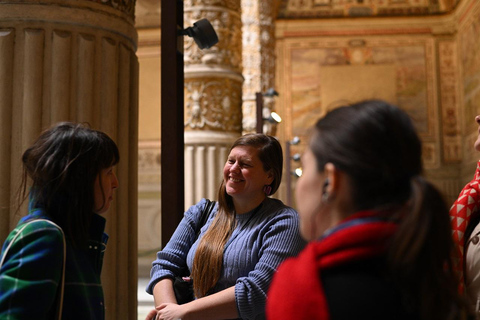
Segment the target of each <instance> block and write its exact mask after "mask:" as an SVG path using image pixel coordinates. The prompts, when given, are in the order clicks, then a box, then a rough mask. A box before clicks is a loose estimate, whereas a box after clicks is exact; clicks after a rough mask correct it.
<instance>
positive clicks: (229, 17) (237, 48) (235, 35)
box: [184, 7, 242, 73]
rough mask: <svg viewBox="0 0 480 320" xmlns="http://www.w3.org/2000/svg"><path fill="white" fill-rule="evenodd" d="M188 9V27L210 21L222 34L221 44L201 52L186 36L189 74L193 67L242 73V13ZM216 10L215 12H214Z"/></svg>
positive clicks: (185, 16)
mask: <svg viewBox="0 0 480 320" xmlns="http://www.w3.org/2000/svg"><path fill="white" fill-rule="evenodd" d="M195 9H196V10H193V9H189V8H187V7H186V8H185V15H184V25H185V27H189V26H192V25H193V23H195V22H196V21H198V20H200V19H203V18H206V19H208V20H209V21H210V23H211V24H212V26H213V28H214V29H215V32H216V33H217V35H218V40H219V41H218V43H217V44H216V45H214V46H213V47H211V48H210V49H204V50H200V49H199V48H198V46H197V45H196V43H195V41H194V40H193V38H190V37H184V63H185V72H186V73H188V72H189V71H190V70H189V66H191V65H195V64H201V65H205V66H209V67H212V66H215V67H221V68H225V69H228V71H229V72H233V73H241V71H242V42H241V40H242V37H241V33H242V26H241V20H240V15H239V14H238V12H234V11H231V10H226V9H225V8H206V7H202V8H195ZM213 9H215V10H213Z"/></svg>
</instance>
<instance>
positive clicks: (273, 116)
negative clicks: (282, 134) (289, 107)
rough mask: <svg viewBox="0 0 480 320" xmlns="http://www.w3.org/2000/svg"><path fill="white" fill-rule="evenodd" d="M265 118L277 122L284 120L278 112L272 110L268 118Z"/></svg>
mask: <svg viewBox="0 0 480 320" xmlns="http://www.w3.org/2000/svg"><path fill="white" fill-rule="evenodd" d="M263 120H265V121H268V122H270V123H274V124H276V123H280V122H282V117H280V115H279V114H278V113H276V112H271V113H270V116H269V117H268V118H263Z"/></svg>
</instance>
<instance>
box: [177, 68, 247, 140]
mask: <svg viewBox="0 0 480 320" xmlns="http://www.w3.org/2000/svg"><path fill="white" fill-rule="evenodd" d="M241 85H242V84H241V82H239V81H236V80H232V79H230V78H217V77H208V78H207V77H205V78H200V79H185V130H186V131H188V130H194V129H195V130H214V131H218V130H221V131H233V132H240V131H241V119H242V118H241V117H242V114H241V109H240V107H239V106H240V104H241V96H240V94H241Z"/></svg>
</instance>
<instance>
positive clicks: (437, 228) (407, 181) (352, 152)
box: [310, 100, 467, 320]
mask: <svg viewBox="0 0 480 320" xmlns="http://www.w3.org/2000/svg"><path fill="white" fill-rule="evenodd" d="M314 129H315V130H314V133H313V135H312V139H311V141H310V149H311V150H312V152H313V154H314V155H315V158H316V160H317V170H318V171H323V168H324V166H325V164H326V163H333V164H334V165H335V166H336V167H337V168H338V169H339V170H341V171H343V172H345V173H346V174H347V175H348V176H349V177H350V179H351V181H352V190H353V191H352V192H353V194H352V196H353V205H354V207H355V209H356V210H357V211H360V210H376V209H381V210H383V211H385V210H388V211H389V212H391V214H392V218H399V220H400V223H399V226H398V230H397V232H396V234H395V236H394V238H393V239H392V242H391V244H390V247H389V249H388V253H387V255H388V258H389V266H390V274H391V277H392V279H393V281H394V283H395V284H396V286H397V287H398V289H399V291H400V292H401V293H402V297H403V300H404V301H403V302H404V305H405V306H406V307H407V308H408V309H409V310H410V311H412V312H414V313H417V314H419V315H421V319H431V320H441V319H458V317H459V314H462V312H461V311H464V312H466V310H467V309H466V303H465V300H464V299H463V298H462V297H460V295H459V294H458V291H457V284H458V279H457V277H456V275H455V274H454V271H453V268H452V252H453V241H452V238H451V228H450V217H449V213H448V207H447V205H446V204H445V201H444V199H443V198H442V196H441V194H440V193H439V192H438V191H437V190H436V189H435V188H434V187H433V185H431V184H430V183H429V182H427V181H426V180H425V179H424V178H422V176H421V175H422V160H421V150H422V148H421V142H420V139H419V138H418V135H417V133H416V130H415V128H414V126H413V124H412V122H411V120H410V118H409V117H408V115H407V114H406V113H405V112H403V111H402V110H400V109H399V108H397V107H395V106H392V105H390V104H388V103H386V102H384V101H378V100H371V101H364V102H360V103H357V104H354V105H351V106H343V107H340V108H338V109H335V110H333V111H331V112H330V113H328V114H327V115H326V116H325V117H324V118H323V119H320V120H319V121H318V122H317V124H316V126H315V128H314ZM464 314H465V313H464Z"/></svg>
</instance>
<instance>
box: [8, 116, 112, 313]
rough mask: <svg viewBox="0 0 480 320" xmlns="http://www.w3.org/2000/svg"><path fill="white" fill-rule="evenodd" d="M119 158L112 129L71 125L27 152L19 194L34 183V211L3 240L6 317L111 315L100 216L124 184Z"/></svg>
mask: <svg viewBox="0 0 480 320" xmlns="http://www.w3.org/2000/svg"><path fill="white" fill-rule="evenodd" d="M118 161H119V153H118V149H117V146H116V144H115V142H113V140H112V139H111V138H110V137H108V136H107V135H106V134H105V133H103V132H100V131H96V130H93V129H90V128H88V127H86V126H84V125H81V124H73V123H68V122H64V123H59V124H57V125H55V126H53V127H52V128H50V129H49V130H46V131H45V132H43V133H42V134H41V135H40V137H39V138H38V139H37V140H36V141H35V142H34V143H33V145H32V146H31V147H29V148H28V149H27V150H26V151H25V152H24V154H23V157H22V162H23V171H24V174H23V179H22V184H21V186H22V187H21V190H20V192H19V199H20V201H21V202H23V200H24V199H25V198H26V196H27V186H28V187H30V186H31V187H30V188H29V191H28V196H29V205H28V215H27V216H25V217H23V218H22V219H21V220H20V222H19V224H18V226H17V227H16V228H15V229H14V230H13V231H12V232H11V233H10V235H9V236H8V237H7V239H6V241H5V243H4V245H3V249H2V255H1V257H2V261H3V265H1V268H0V318H1V319H53V318H54V317H55V318H56V317H59V316H61V317H62V318H63V319H104V318H105V310H104V298H103V290H102V286H101V283H100V272H101V269H102V262H103V255H104V251H105V247H106V242H107V238H108V236H107V235H106V234H105V233H104V228H105V218H103V217H102V216H101V215H100V214H102V213H104V212H106V211H107V210H108V209H109V207H110V204H111V201H112V200H113V193H114V190H115V189H116V188H117V187H118V180H117V177H116V175H115V173H114V171H113V167H114V166H115V165H116V164H117V163H118ZM65 244H66V245H65ZM62 278H64V280H62ZM62 300H63V301H62ZM62 307H63V310H62ZM60 311H61V312H60ZM58 312H60V315H58V314H57V313H58Z"/></svg>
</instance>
